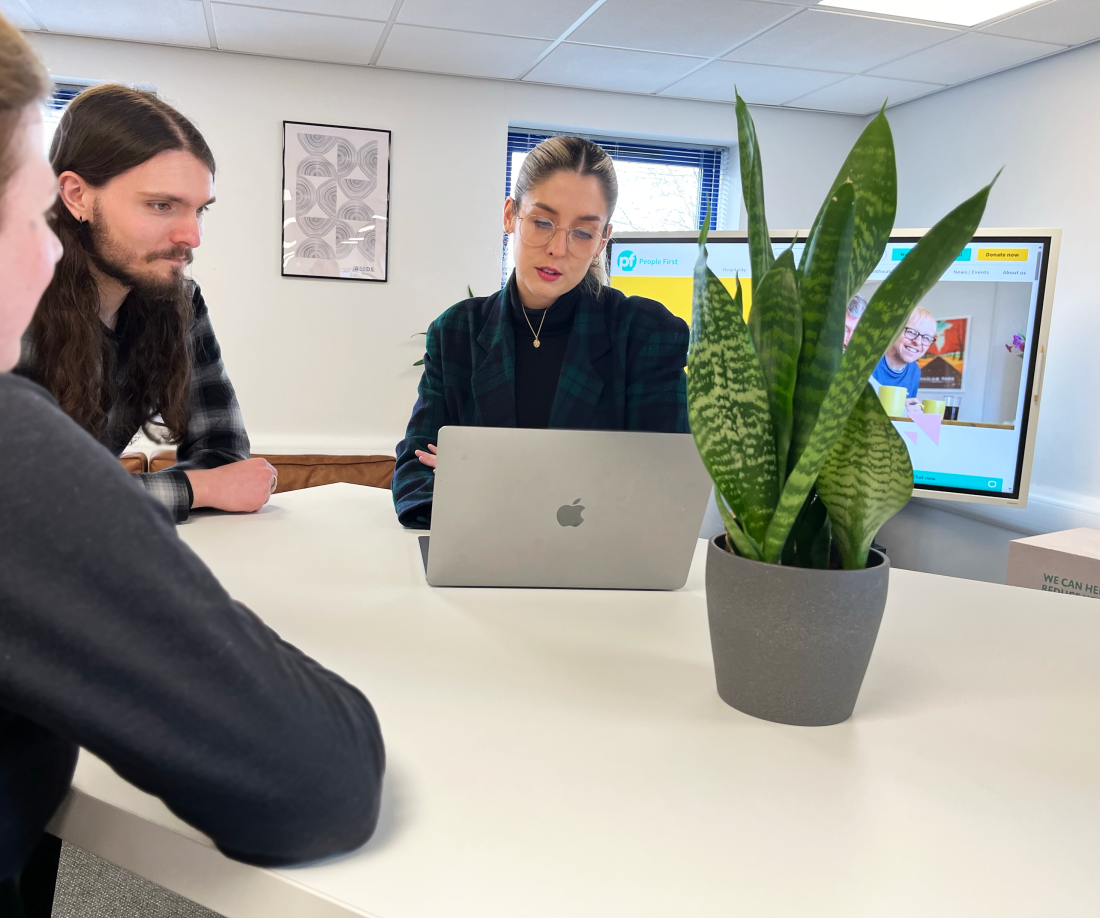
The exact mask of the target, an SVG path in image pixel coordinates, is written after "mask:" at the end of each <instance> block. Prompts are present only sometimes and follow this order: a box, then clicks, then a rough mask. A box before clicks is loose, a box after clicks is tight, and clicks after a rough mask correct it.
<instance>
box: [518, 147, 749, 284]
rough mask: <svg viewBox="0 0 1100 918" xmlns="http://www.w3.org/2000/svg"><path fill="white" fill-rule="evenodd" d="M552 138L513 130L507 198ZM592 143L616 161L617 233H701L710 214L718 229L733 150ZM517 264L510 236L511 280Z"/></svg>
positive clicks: (615, 221)
mask: <svg viewBox="0 0 1100 918" xmlns="http://www.w3.org/2000/svg"><path fill="white" fill-rule="evenodd" d="M552 136H554V134H552V133H550V132H546V131H528V130H519V129H513V130H510V131H509V132H508V157H507V161H506V163H505V171H504V194H505V197H507V196H508V195H510V194H511V193H512V177H513V176H514V175H515V174H516V173H517V172H518V171H519V168H520V166H521V165H522V164H523V160H524V158H525V157H526V156H527V154H528V153H529V152H530V151H531V150H533V149H534V148H535V147H536V146H538V145H539V144H540V143H542V141H544V140H546V139H547V138H548V137H552ZM583 136H587V135H583ZM588 139H589V140H592V141H594V142H595V143H598V144H599V145H600V146H601V147H603V148H604V149H605V150H606V151H607V152H608V153H609V154H610V156H611V158H612V160H613V161H614V162H615V172H616V175H617V176H618V179H619V200H618V203H617V205H616V207H615V213H614V215H613V216H612V218H611V222H612V224H613V225H614V228H615V232H670V231H673V230H698V229H701V228H702V226H703V221H704V220H706V217H707V214H708V213H709V214H710V228H711V229H716V228H717V227H718V224H719V218H720V215H721V211H722V209H723V203H724V200H725V196H724V195H723V193H722V192H723V181H724V178H725V173H726V171H727V169H726V167H727V163H728V159H729V150H728V149H727V148H725V147H705V146H686V145H685V146H680V145H673V144H659V143H650V142H647V141H641V140H625V139H622V138H611V137H592V136H589V137H588ZM513 263H514V262H513V259H512V253H511V245H510V241H509V238H508V237H507V236H506V237H505V240H504V253H503V259H502V263H501V269H502V277H503V279H504V280H505V281H506V280H507V278H508V275H509V274H510V273H511V271H512V266H513Z"/></svg>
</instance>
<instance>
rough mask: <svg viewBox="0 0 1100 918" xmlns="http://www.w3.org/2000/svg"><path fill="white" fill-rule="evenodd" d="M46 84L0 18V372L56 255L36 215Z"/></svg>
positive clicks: (44, 177) (41, 193) (45, 182)
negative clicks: (42, 115)
mask: <svg viewBox="0 0 1100 918" xmlns="http://www.w3.org/2000/svg"><path fill="white" fill-rule="evenodd" d="M49 88H50V81H49V77H48V76H47V75H46V71H45V70H44V69H43V67H42V64H41V63H40V62H39V60H38V57H37V55H36V54H35V53H34V51H33V50H32V49H31V47H30V45H29V44H28V43H27V40H26V39H25V38H24V37H23V36H22V35H21V34H20V33H19V31H18V30H17V29H15V28H14V27H13V26H12V25H11V23H9V22H8V21H7V20H6V19H4V18H3V17H0V371H5V370H10V369H11V368H12V366H13V365H14V364H15V361H16V360H17V359H18V357H19V338H20V336H21V335H22V333H23V329H24V328H26V323H27V321H28V320H29V319H30V316H31V313H32V312H33V311H34V307H35V305H36V303H37V302H38V298H39V296H40V295H41V293H42V287H43V286H44V284H45V281H46V280H47V279H48V277H49V274H50V272H51V271H52V269H53V262H54V261H55V260H56V245H57V243H56V240H55V239H52V238H51V237H50V234H49V231H48V230H47V229H46V227H45V225H44V224H43V222H42V219H41V218H42V208H43V207H44V206H45V204H46V203H47V201H48V195H49V191H50V184H49V183H50V179H49V177H48V167H46V165H45V163H44V161H43V159H42V152H41V143H42V139H41V127H40V124H41V114H40V111H39V108H38V106H39V103H40V102H41V101H42V99H43V98H44V97H45V96H46V94H47V93H48V92H49ZM36 143H37V144H38V148H37V149H36V148H35V144H36Z"/></svg>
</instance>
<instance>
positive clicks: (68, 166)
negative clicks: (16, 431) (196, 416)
mask: <svg viewBox="0 0 1100 918" xmlns="http://www.w3.org/2000/svg"><path fill="white" fill-rule="evenodd" d="M168 150H179V151H183V152H187V153H191V154H192V155H194V156H195V158H196V159H198V160H199V161H200V162H201V163H203V164H204V165H206V166H208V167H209V169H210V173H211V175H213V173H214V156H213V154H212V153H211V152H210V148H209V147H208V146H207V144H206V141H205V140H204V139H203V136H202V134H200V133H199V131H198V129H197V128H196V127H195V126H194V125H193V124H192V123H191V122H190V121H188V120H187V119H186V118H185V117H184V116H183V115H181V114H180V113H179V112H177V111H176V110H175V109H174V108H172V107H171V106H170V105H168V104H167V103H165V102H163V101H161V100H160V99H158V98H157V97H156V96H155V95H154V94H153V93H149V92H142V91H140V90H136V89H130V88H129V87H126V86H121V85H118V84H105V85H102V86H96V87H93V88H91V89H88V90H85V91H84V92H82V93H81V94H80V95H78V96H77V97H76V98H75V99H73V101H72V102H71V103H70V104H69V107H68V109H67V110H66V111H65V114H64V115H63V116H62V118H61V122H60V124H59V125H58V128H57V133H56V134H55V135H54V139H53V145H52V146H51V148H50V163H51V165H52V166H53V169H54V173H55V174H56V175H60V174H61V173H62V172H67V171H71V172H75V173H76V174H77V175H79V176H80V177H81V178H82V179H83V180H84V181H85V182H86V183H87V184H88V185H90V186H91V187H92V188H102V187H103V186H104V185H106V184H107V183H108V182H109V181H110V180H111V179H113V178H115V177H116V176H119V175H122V173H124V172H128V171H129V170H130V169H133V168H135V167H136V166H140V165H141V164H142V163H145V162H148V161H149V160H150V159H152V158H153V157H154V156H156V155H157V154H159V153H163V152H165V151H168ZM50 222H51V225H52V226H53V229H54V232H56V233H57V235H58V237H59V238H60V239H61V242H62V244H63V245H64V247H65V254H64V256H63V257H62V259H61V261H60V262H59V263H58V266H57V270H56V272H55V273H54V277H53V281H52V282H51V283H50V286H49V287H48V288H47V290H46V293H45V295H44V296H43V298H42V301H41V303H40V304H39V307H38V311H37V312H36V313H35V317H34V321H33V322H32V323H31V326H30V330H29V335H30V345H31V355H30V357H31V366H30V367H29V368H28V369H29V370H30V375H31V376H32V377H33V378H34V379H35V381H36V382H38V383H39V384H41V385H42V386H44V387H45V388H46V389H48V390H49V391H50V393H51V394H52V395H53V396H54V398H56V399H57V402H58V404H59V405H60V406H61V408H62V410H63V411H64V412H65V413H66V414H68V415H69V416H70V417H71V418H72V419H73V420H74V421H76V422H77V423H78V424H79V425H80V426H81V427H83V428H84V429H85V430H87V431H88V432H89V433H90V434H92V436H94V437H96V438H102V437H103V436H104V434H105V433H107V432H108V425H110V426H111V427H112V428H115V427H116V426H117V427H118V428H119V429H120V430H121V429H129V430H130V431H132V430H134V429H135V427H137V426H142V427H145V428H146V430H148V425H149V423H150V422H151V421H152V420H153V419H154V418H155V417H157V416H158V415H159V416H160V420H161V423H162V424H163V425H164V427H165V428H167V431H168V433H167V440H168V442H171V443H178V442H179V441H180V440H181V439H182V438H183V435H184V434H185V433H186V431H187V425H188V422H189V421H190V416H191V411H190V403H189V399H188V394H189V390H190V383H191V364H192V355H191V353H190V349H191V344H190V335H189V331H190V326H191V322H192V320H193V309H192V306H191V297H190V294H189V287H190V285H189V283H188V282H186V281H181V283H180V284H179V285H171V286H170V288H164V289H157V290H142V289H137V290H136V292H137V293H139V294H140V295H138V296H131V297H129V298H128V301H127V304H126V315H125V316H121V315H120V322H125V326H126V335H125V338H126V340H127V342H128V347H127V353H126V359H125V374H124V377H123V380H122V381H121V385H119V383H118V381H116V375H117V366H116V362H115V360H116V358H115V348H114V346H113V345H112V343H111V341H110V339H109V338H108V334H107V329H106V327H105V326H104V324H103V323H102V322H101V321H100V318H99V288H98V286H97V284H96V280H95V277H94V276H93V274H92V270H91V266H92V265H97V266H101V265H102V264H103V261H102V259H101V258H100V256H99V253H98V252H97V249H96V238H97V237H98V238H103V236H104V234H105V233H108V232H109V229H108V228H105V227H103V226H99V225H96V223H98V221H97V220H96V219H95V218H93V222H92V223H81V222H79V221H78V220H77V219H76V218H75V217H74V216H73V215H72V214H71V213H70V212H69V209H68V208H67V207H66V206H65V205H64V203H63V202H62V201H61V199H60V198H58V200H57V201H56V202H55V204H54V207H53V210H52V212H51V214H50Z"/></svg>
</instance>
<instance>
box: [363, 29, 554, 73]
mask: <svg viewBox="0 0 1100 918" xmlns="http://www.w3.org/2000/svg"><path fill="white" fill-rule="evenodd" d="M549 47H550V42H549V41H536V40H534V39H531V38H505V37H502V36H500V35H480V34H478V33H476V32H453V31H450V30H449V29H424V28H420V27H419V26H408V25H395V26H394V27H393V30H392V31H391V32H390V36H389V38H387V39H386V44H385V46H384V47H383V48H382V54H381V55H380V56H379V58H378V65H379V66H380V67H400V68H401V69H403V70H427V71H430V72H434V73H457V74H462V75H464V76H480V77H499V78H501V79H506V80H514V79H515V78H516V77H518V76H519V75H520V74H522V73H523V72H524V71H526V70H527V69H528V68H529V67H530V66H531V65H532V64H533V63H534V62H535V61H536V60H537V59H538V56H539V55H540V54H542V52H543V51H545V50H546V49H547V48H549Z"/></svg>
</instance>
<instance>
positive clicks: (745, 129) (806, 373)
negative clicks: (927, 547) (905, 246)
mask: <svg viewBox="0 0 1100 918" xmlns="http://www.w3.org/2000/svg"><path fill="white" fill-rule="evenodd" d="M736 104H737V135H738V142H739V146H740V150H739V153H740V160H741V183H742V189H743V196H744V201H745V209H746V211H747V213H748V221H749V228H748V243H749V252H750V265H751V271H752V280H753V295H752V304H751V311H750V313H749V316H748V320H747V321H746V320H745V319H744V318H743V312H742V288H741V283H740V280H739V279H738V281H737V283H736V287H735V293H734V294H732V295H731V294H730V292H729V291H728V290H727V289H726V287H725V286H724V285H723V284H722V282H721V281H720V280H719V279H718V278H717V277H716V276H715V275H714V273H713V272H712V271H711V270H710V269H709V268H708V267H707V254H706V240H707V229H706V223H704V228H703V230H702V232H701V233H700V234H699V258H698V261H697V263H696V266H695V283H694V296H693V304H692V328H691V349H690V352H689V357H688V370H689V372H688V411H689V417H690V421H691V431H692V434H693V435H694V437H695V442H696V445H697V446H698V448H699V453H700V455H701V456H702V459H703V463H704V465H705V466H706V467H707V470H708V472H709V473H710V476H711V478H712V479H713V481H714V485H715V492H716V496H717V503H718V508H719V510H720V511H721V513H722V517H723V520H724V522H725V527H726V534H727V541H728V544H729V546H730V547H731V548H732V549H733V550H735V551H736V552H737V553H738V554H740V555H742V556H743V557H746V558H751V559H753V560H756V561H764V562H768V563H771V564H786V565H793V566H798V567H814V568H827V567H829V566H830V562H831V558H832V557H833V555H834V554H836V555H838V556H839V560H840V563H841V564H842V566H843V567H844V568H845V569H857V568H862V567H865V566H866V564H867V555H868V550H869V548H870V545H871V540H872V539H873V538H874V536H875V534H876V533H877V532H878V530H879V527H880V526H882V524H883V523H885V522H886V520H888V519H889V518H890V517H891V516H893V515H894V514H895V513H896V512H897V511H898V510H900V509H901V508H902V507H903V506H904V505H905V504H906V502H907V501H908V500H909V497H910V495H911V494H912V491H913V467H912V465H911V464H910V461H909V453H908V450H907V449H906V448H905V443H904V442H903V441H902V439H901V437H900V436H899V435H898V433H897V431H896V430H895V429H894V426H893V424H892V423H891V422H890V419H889V418H888V417H887V415H886V412H885V411H884V410H883V408H882V406H881V405H880V403H879V400H878V398H877V397H876V395H875V392H874V390H873V389H872V387H871V385H870V384H869V382H868V379H869V377H870V375H871V372H872V371H873V369H874V367H875V364H877V363H878V361H879V359H880V358H881V357H882V355H883V354H884V353H885V351H886V348H887V347H889V345H890V344H891V342H893V340H894V339H895V338H896V337H897V336H898V335H899V334H900V333H901V330H902V328H903V326H904V324H905V321H906V319H908V317H909V314H910V312H911V311H912V309H913V307H914V306H916V305H917V303H918V302H920V300H921V298H922V297H923V296H924V295H925V294H926V293H927V292H928V291H929V289H931V287H932V286H933V285H934V284H935V283H936V281H938V280H939V279H940V277H941V276H942V275H943V273H944V272H945V271H946V270H947V269H948V267H950V265H951V264H952V262H953V261H954V260H955V257H956V256H957V255H958V254H959V253H960V252H961V251H962V250H963V248H964V247H965V246H966V244H967V243H968V242H969V241H970V240H971V238H972V237H973V235H974V232H975V230H976V229H977V228H978V223H979V221H980V220H981V217H982V214H983V213H984V211H985V205H986V200H987V199H988V197H989V191H990V189H991V188H992V184H993V183H992V182H991V183H990V184H989V185H987V186H986V187H984V188H983V189H982V190H981V191H979V192H978V193H977V194H975V195H974V196H973V197H972V198H970V199H969V200H967V201H964V202H963V203H962V204H960V205H959V206H958V207H957V208H955V210H953V211H952V212H951V213H949V214H948V215H947V216H946V217H944V218H943V219H942V220H941V221H940V222H939V223H937V224H936V225H935V227H933V228H932V229H931V230H930V231H929V232H928V233H927V234H926V235H925V236H924V237H923V238H922V239H921V240H920V242H918V243H917V244H916V245H915V246H914V247H913V249H912V250H911V251H910V252H909V253H908V255H906V256H905V258H904V259H903V260H902V261H901V262H899V263H898V265H897V267H896V268H895V269H894V270H893V272H892V273H891V274H890V276H889V277H888V278H886V280H884V281H883V282H882V284H881V285H880V286H879V288H878V289H877V290H876V291H875V294H874V296H873V297H872V298H871V300H870V302H869V303H868V305H867V310H866V312H865V313H864V315H863V317H862V319H861V320H860V323H859V325H858V326H857V327H856V330H855V332H854V333H853V334H852V338H851V341H850V343H849V345H848V348H847V350H845V349H844V346H843V344H844V314H845V309H846V307H847V304H848V301H849V299H850V298H851V296H852V294H854V293H855V292H857V291H858V290H859V289H860V288H861V287H862V286H863V283H864V282H865V281H866V280H867V278H868V276H869V275H870V273H871V271H872V270H873V269H874V268H875V266H876V265H877V264H878V263H879V259H880V258H881V257H882V253H883V251H884V249H885V247H886V244H887V240H888V237H889V235H890V231H891V229H892V228H893V225H894V215H895V212H896V209H897V169H896V165H895V160H894V141H893V136H892V134H891V132H890V125H889V123H888V122H887V120H886V116H885V109H884V110H883V111H881V112H879V114H878V116H877V117H876V118H875V119H874V120H873V121H872V122H871V123H870V124H869V125H868V126H867V128H866V129H865V130H864V131H863V133H862V134H861V135H860V137H859V139H858V140H857V141H856V144H855V146H854V147H853V148H852V151H851V153H850V154H849V155H848V158H847V159H846V160H845V162H844V165H843V166H842V167H841V169H840V172H839V173H838V174H837V177H836V180H835V181H834V182H833V186H832V188H831V189H830V190H829V194H828V195H827V196H826V198H825V202H824V204H822V206H821V209H820V211H819V212H818V214H817V217H816V219H815V220H814V222H813V226H812V228H811V229H810V231H809V235H808V236H807V237H806V240H805V247H804V249H803V252H802V256H801V259H800V260H799V261H798V262H797V263H796V261H795V257H794V253H793V249H787V250H786V251H784V252H782V253H781V254H780V255H779V256H778V257H776V256H775V255H774V253H773V249H772V245H771V240H770V237H769V235H768V223H767V219H766V217H765V213H764V181H763V169H762V167H761V160H760V148H759V145H758V143H757V139H756V129H755V127H754V125H753V121H752V117H751V116H750V114H749V111H748V108H747V107H746V105H745V103H744V100H742V99H741V97H740V95H738V96H737V101H736ZM994 181H996V179H994ZM834 547H835V552H834Z"/></svg>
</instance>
